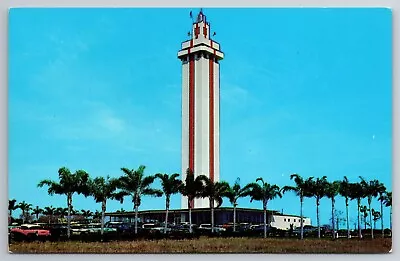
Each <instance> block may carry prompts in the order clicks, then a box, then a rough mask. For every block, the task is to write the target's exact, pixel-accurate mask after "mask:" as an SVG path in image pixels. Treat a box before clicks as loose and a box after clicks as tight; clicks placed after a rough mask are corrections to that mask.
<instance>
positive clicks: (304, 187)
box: [282, 174, 313, 239]
mask: <svg viewBox="0 0 400 261" xmlns="http://www.w3.org/2000/svg"><path fill="white" fill-rule="evenodd" d="M290 179H294V182H295V183H296V186H295V187H293V186H284V187H283V188H282V192H283V193H286V192H288V191H293V192H295V193H296V195H297V196H299V198H300V238H301V239H303V234H304V233H303V226H304V224H303V221H304V220H303V202H304V197H311V196H312V195H311V194H310V193H309V187H310V186H309V184H311V182H312V179H313V178H312V177H310V178H308V179H307V180H304V179H303V178H302V177H301V176H300V175H299V174H292V175H290Z"/></svg>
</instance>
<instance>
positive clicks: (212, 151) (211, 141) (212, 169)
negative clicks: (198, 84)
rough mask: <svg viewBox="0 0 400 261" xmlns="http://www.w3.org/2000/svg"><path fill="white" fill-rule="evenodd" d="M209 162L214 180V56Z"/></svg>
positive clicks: (210, 100) (210, 66) (210, 106)
mask: <svg viewBox="0 0 400 261" xmlns="http://www.w3.org/2000/svg"><path fill="white" fill-rule="evenodd" d="M208 78H209V86H208V90H209V146H210V147H209V149H210V151H209V157H210V158H209V162H210V170H209V172H210V180H211V181H214V56H212V55H210V59H209V76H208Z"/></svg>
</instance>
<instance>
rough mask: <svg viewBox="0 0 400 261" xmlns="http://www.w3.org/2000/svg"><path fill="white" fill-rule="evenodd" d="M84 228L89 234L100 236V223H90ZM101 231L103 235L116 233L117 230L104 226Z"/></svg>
mask: <svg viewBox="0 0 400 261" xmlns="http://www.w3.org/2000/svg"><path fill="white" fill-rule="evenodd" d="M86 227H87V229H88V230H89V234H100V233H101V223H90V224H88V225H87V226H86ZM103 231H104V234H109V233H117V228H114V227H106V226H104V229H103Z"/></svg>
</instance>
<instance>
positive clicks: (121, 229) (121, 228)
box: [105, 221, 135, 236]
mask: <svg viewBox="0 0 400 261" xmlns="http://www.w3.org/2000/svg"><path fill="white" fill-rule="evenodd" d="M105 227H107V228H114V229H116V230H117V234H119V235H123V236H125V235H131V234H133V233H134V231H135V224H132V223H127V222H119V221H116V222H114V221H113V222H107V223H106V224H105Z"/></svg>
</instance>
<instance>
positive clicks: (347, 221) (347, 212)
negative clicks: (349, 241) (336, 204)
mask: <svg viewBox="0 0 400 261" xmlns="http://www.w3.org/2000/svg"><path fill="white" fill-rule="evenodd" d="M346 223H347V238H350V224H349V199H348V198H347V197H346Z"/></svg>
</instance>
